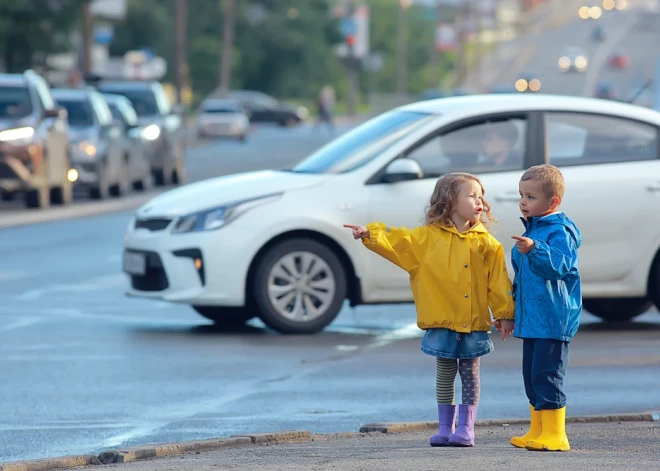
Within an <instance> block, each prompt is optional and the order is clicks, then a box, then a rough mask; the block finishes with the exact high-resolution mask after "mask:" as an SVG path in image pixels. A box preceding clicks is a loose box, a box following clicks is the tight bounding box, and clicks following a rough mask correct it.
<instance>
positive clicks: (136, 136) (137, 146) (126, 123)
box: [103, 93, 153, 191]
mask: <svg viewBox="0 0 660 471" xmlns="http://www.w3.org/2000/svg"><path fill="white" fill-rule="evenodd" d="M103 98H105V101H106V102H107V103H108V106H109V107H110V112H111V113H112V117H113V119H114V121H115V123H117V124H118V125H119V127H120V128H121V131H122V137H123V139H122V142H123V145H124V155H125V158H126V160H127V161H128V163H129V174H130V180H131V183H132V184H133V189H134V190H139V191H144V190H147V189H149V188H151V186H152V181H153V180H152V175H151V164H150V162H149V141H147V140H146V139H145V138H144V136H143V131H144V128H143V127H142V126H140V123H139V121H138V116H137V113H136V112H135V109H134V108H133V105H131V102H130V101H129V100H128V98H126V97H125V96H122V95H112V94H109V93H107V94H103Z"/></svg>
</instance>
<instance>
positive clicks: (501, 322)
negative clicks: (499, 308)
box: [493, 319, 515, 341]
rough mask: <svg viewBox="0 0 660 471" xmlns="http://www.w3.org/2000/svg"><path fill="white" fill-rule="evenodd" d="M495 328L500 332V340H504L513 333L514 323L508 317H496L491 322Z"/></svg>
mask: <svg viewBox="0 0 660 471" xmlns="http://www.w3.org/2000/svg"><path fill="white" fill-rule="evenodd" d="M493 325H494V326H495V329H496V330H497V331H498V332H499V333H500V334H502V341H506V338H507V337H509V336H510V335H511V334H512V333H513V329H514V327H515V323H514V322H513V321H512V320H510V319H497V320H495V322H493Z"/></svg>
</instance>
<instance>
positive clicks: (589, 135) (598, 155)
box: [545, 113, 658, 167]
mask: <svg viewBox="0 0 660 471" xmlns="http://www.w3.org/2000/svg"><path fill="white" fill-rule="evenodd" d="M545 120H546V133H547V144H548V145H547V148H548V158H549V162H550V163H551V164H553V165H556V166H558V167H559V166H569V165H591V164H601V163H614V162H627V161H637V160H652V159H656V158H657V157H658V151H657V145H658V142H657V141H658V139H657V130H656V128H655V126H652V125H649V124H644V123H640V122H637V121H632V120H629V119H625V118H617V117H612V116H602V115H594V114H583V113H546V118H545Z"/></svg>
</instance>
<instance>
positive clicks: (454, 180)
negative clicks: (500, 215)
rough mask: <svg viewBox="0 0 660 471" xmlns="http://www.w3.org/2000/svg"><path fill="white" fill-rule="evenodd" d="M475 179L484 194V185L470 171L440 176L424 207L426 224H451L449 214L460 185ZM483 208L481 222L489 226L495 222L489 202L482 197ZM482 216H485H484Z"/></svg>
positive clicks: (451, 211)
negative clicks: (427, 203) (426, 205)
mask: <svg viewBox="0 0 660 471" xmlns="http://www.w3.org/2000/svg"><path fill="white" fill-rule="evenodd" d="M470 180H472V181H475V182H477V183H478V184H479V186H480V187H481V193H482V195H485V194H486V190H485V189H484V185H483V184H482V183H481V180H479V179H478V178H477V177H475V176H474V175H472V174H471V173H462V172H456V173H447V174H446V175H443V176H442V177H440V178H439V179H438V181H437V183H436V184H435V189H434V190H433V194H432V195H431V200H430V202H429V206H428V207H427V208H426V220H425V223H426V224H435V223H441V224H444V225H445V226H449V227H451V226H453V225H454V223H453V222H452V220H451V214H452V213H453V212H454V210H455V209H456V198H457V197H458V193H459V192H460V189H461V185H462V184H463V183H465V182H467V181H470ZM482 201H483V205H484V210H483V213H482V216H481V222H482V224H483V225H484V226H486V228H489V227H490V224H491V223H495V222H497V221H496V219H495V218H494V217H493V215H492V214H491V213H490V203H488V201H486V199H485V198H483V199H482ZM484 216H486V217H485V218H484Z"/></svg>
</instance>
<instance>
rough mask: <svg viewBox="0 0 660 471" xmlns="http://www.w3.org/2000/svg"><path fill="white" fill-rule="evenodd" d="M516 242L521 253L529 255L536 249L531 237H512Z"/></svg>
mask: <svg viewBox="0 0 660 471" xmlns="http://www.w3.org/2000/svg"><path fill="white" fill-rule="evenodd" d="M511 238H512V239H514V240H515V241H516V247H517V248H518V252H520V253H529V252H530V251H531V250H532V249H533V248H534V241H533V240H532V239H530V238H529V237H522V236H511Z"/></svg>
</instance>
